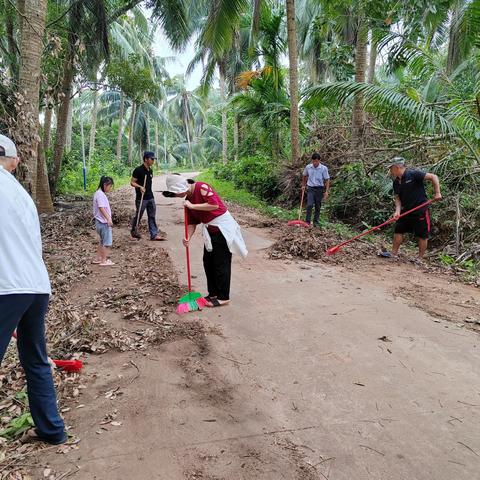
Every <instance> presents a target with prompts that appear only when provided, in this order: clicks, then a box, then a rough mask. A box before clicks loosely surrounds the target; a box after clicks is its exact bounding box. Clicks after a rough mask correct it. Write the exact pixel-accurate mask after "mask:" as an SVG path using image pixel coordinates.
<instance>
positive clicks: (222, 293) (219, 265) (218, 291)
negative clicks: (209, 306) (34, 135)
mask: <svg viewBox="0 0 480 480" xmlns="http://www.w3.org/2000/svg"><path fill="white" fill-rule="evenodd" d="M210 237H211V239H212V247H213V248H212V251H211V252H207V249H206V248H204V250H203V268H204V269H205V275H206V276H207V287H208V295H209V296H210V297H217V298H218V299H219V300H229V299H230V277H231V274H232V254H231V252H230V250H229V249H228V245H227V241H226V240H225V237H224V236H223V235H222V233H221V232H214V233H211V232H210Z"/></svg>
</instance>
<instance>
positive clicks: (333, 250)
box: [325, 245, 342, 256]
mask: <svg viewBox="0 0 480 480" xmlns="http://www.w3.org/2000/svg"><path fill="white" fill-rule="evenodd" d="M341 248H342V247H341V246H340V245H336V246H335V247H330V248H329V249H328V250H327V251H326V252H325V255H327V256H331V255H335V254H336V253H337V252H338V251H340V249H341Z"/></svg>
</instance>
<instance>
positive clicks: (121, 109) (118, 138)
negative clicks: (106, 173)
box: [117, 92, 125, 163]
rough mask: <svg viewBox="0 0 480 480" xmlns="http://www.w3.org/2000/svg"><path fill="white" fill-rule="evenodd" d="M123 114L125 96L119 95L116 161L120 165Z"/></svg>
mask: <svg viewBox="0 0 480 480" xmlns="http://www.w3.org/2000/svg"><path fill="white" fill-rule="evenodd" d="M124 114H125V94H124V93H123V92H121V93H120V113H119V115H118V137H117V161H118V163H122V140H123V115H124Z"/></svg>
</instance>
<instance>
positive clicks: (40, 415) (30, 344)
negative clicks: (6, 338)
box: [17, 294, 67, 444]
mask: <svg viewBox="0 0 480 480" xmlns="http://www.w3.org/2000/svg"><path fill="white" fill-rule="evenodd" d="M48 297H49V296H48V294H36V295H33V301H32V302H31V303H30V305H29V307H28V308H27V310H26V311H25V313H24V314H23V316H22V318H21V320H20V322H19V324H18V327H17V347H18V355H19V358H20V363H21V364H22V367H23V369H24V370H25V376H26V378H27V393H28V403H29V406H30V412H31V414H32V418H33V421H34V423H35V426H36V427H37V432H38V435H39V437H40V439H42V440H45V441H47V442H49V443H54V444H57V443H63V442H64V441H66V439H67V436H66V434H65V426H64V423H63V420H62V418H61V417H60V414H59V413H58V407H57V398H56V394H55V386H54V384H53V377H52V370H51V367H50V363H49V362H48V356H47V346H46V340H45V315H46V313H47V308H48Z"/></svg>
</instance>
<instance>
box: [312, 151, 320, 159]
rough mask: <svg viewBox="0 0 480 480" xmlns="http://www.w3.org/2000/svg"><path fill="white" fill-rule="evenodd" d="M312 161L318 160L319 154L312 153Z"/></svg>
mask: <svg viewBox="0 0 480 480" xmlns="http://www.w3.org/2000/svg"><path fill="white" fill-rule="evenodd" d="M312 160H320V154H319V153H317V152H315V153H312Z"/></svg>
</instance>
